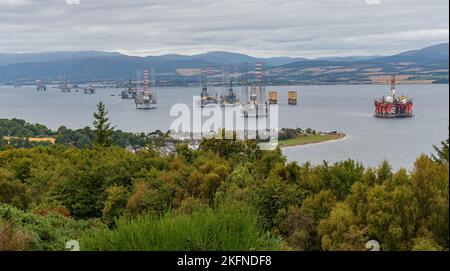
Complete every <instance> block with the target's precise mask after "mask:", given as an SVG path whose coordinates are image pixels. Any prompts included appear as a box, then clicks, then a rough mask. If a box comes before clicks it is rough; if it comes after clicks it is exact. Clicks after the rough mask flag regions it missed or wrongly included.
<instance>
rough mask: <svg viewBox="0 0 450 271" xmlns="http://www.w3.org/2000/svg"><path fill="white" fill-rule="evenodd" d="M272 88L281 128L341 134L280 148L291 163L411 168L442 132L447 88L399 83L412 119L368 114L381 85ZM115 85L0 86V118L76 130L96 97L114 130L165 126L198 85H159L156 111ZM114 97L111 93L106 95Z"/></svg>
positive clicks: (85, 122) (88, 120) (88, 119)
mask: <svg viewBox="0 0 450 271" xmlns="http://www.w3.org/2000/svg"><path fill="white" fill-rule="evenodd" d="M268 90H274V91H278V93H279V94H278V96H279V97H278V99H279V109H278V110H279V127H280V128H282V127H291V128H296V127H300V128H308V127H310V128H312V129H316V130H318V131H334V130H337V131H341V132H344V133H346V134H347V137H346V139H345V140H343V141H339V142H329V143H322V144H315V145H307V146H299V147H290V148H286V149H284V150H283V152H284V154H285V155H286V156H287V158H288V159H289V160H291V161H298V162H300V163H304V162H306V161H311V162H312V163H320V162H321V161H323V160H327V161H330V162H334V161H339V160H343V159H347V158H353V159H356V160H358V161H360V162H362V163H363V164H364V165H367V166H376V165H378V164H379V163H380V162H381V161H382V160H383V159H387V160H388V161H389V162H390V163H391V164H392V165H393V167H394V168H399V167H405V168H408V169H411V168H412V166H413V163H414V160H415V158H416V157H417V156H418V155H419V154H421V153H426V154H429V153H431V152H432V145H433V144H439V142H440V141H441V140H442V139H444V138H447V137H448V126H449V86H448V85H399V86H398V93H400V94H404V95H407V96H410V97H413V98H414V113H415V117H413V118H408V119H377V118H374V117H373V116H372V112H373V99H374V98H376V97H381V96H383V95H388V94H389V93H390V90H389V86H384V85H336V86H298V87H285V86H283V87H269V88H268ZM288 90H296V91H297V92H298V94H299V103H298V105H297V106H290V105H287V91H288ZM120 91H121V89H115V88H114V89H97V93H96V94H94V95H84V94H83V93H82V91H80V92H78V93H77V92H71V93H61V91H60V90H59V89H57V88H52V87H48V89H47V91H46V92H37V91H36V90H35V88H34V87H22V88H13V87H10V86H0V118H20V119H24V120H26V121H28V122H31V123H41V124H44V125H47V126H48V127H49V128H51V129H57V128H58V127H59V126H61V125H65V126H66V127H69V128H74V129H75V128H82V127H85V126H90V125H91V124H92V112H93V111H95V110H96V104H97V103H98V102H99V101H100V100H102V101H103V102H104V103H105V104H106V106H107V109H108V111H109V113H110V119H111V121H112V122H113V124H114V125H117V128H119V129H121V130H123V131H130V132H151V131H154V130H156V129H160V130H163V131H166V130H168V128H169V127H170V124H171V122H172V121H173V120H174V118H170V117H169V112H170V108H171V106H172V105H173V104H176V103H185V104H188V105H191V104H192V96H193V95H199V89H198V88H160V89H157V93H158V97H159V104H158V108H157V109H152V110H137V109H135V106H134V101H133V100H122V99H120ZM112 95H115V96H112Z"/></svg>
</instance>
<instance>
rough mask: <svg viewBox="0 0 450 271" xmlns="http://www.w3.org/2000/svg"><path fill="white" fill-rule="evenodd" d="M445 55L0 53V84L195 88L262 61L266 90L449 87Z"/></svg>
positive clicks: (442, 47) (444, 49)
mask: <svg viewBox="0 0 450 271" xmlns="http://www.w3.org/2000/svg"><path fill="white" fill-rule="evenodd" d="M448 50H449V44H448V43H443V44H438V45H434V46H430V47H427V48H423V49H419V50H412V51H406V52H403V53H400V54H396V55H392V56H349V57H324V58H317V59H306V58H291V57H271V58H257V57H252V56H248V55H245V54H239V53H232V52H222V51H216V52H208V53H204V54H198V55H192V56H188V55H178V54H169V55H161V56H147V57H136V56H127V55H123V54H120V53H115V52H99V51H80V52H48V53H13V54H1V53H0V82H3V83H14V82H16V81H21V82H24V83H27V82H32V81H34V80H37V79H40V80H44V81H47V82H49V81H54V80H59V79H61V78H62V77H65V78H67V79H68V80H70V81H72V82H84V81H88V80H94V81H99V80H126V79H127V78H135V77H136V70H142V69H152V68H154V69H155V72H156V80H157V81H158V82H159V83H160V84H161V85H180V84H194V83H195V82H197V81H198V78H199V74H200V70H201V69H202V68H208V67H210V69H211V70H212V71H213V73H214V74H215V75H216V77H217V78H219V77H220V74H221V73H223V70H224V69H226V70H228V72H229V73H238V72H240V71H241V63H244V62H246V63H249V69H250V71H251V70H252V67H253V64H254V63H255V62H259V61H262V62H264V63H265V66H266V71H267V75H266V81H267V82H268V84H332V83H385V82H387V81H388V78H389V76H390V75H391V74H396V75H397V76H398V78H399V80H400V81H404V82H411V83H448V63H449V58H448Z"/></svg>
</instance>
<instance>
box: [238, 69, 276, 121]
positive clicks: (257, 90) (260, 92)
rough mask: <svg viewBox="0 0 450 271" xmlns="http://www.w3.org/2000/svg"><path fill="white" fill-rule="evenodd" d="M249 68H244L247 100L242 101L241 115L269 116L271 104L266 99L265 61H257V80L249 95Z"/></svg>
mask: <svg viewBox="0 0 450 271" xmlns="http://www.w3.org/2000/svg"><path fill="white" fill-rule="evenodd" d="M246 72H247V69H245V68H244V92H245V97H246V101H245V102H243V103H241V115H242V116H244V117H246V118H247V117H257V118H258V117H267V116H268V115H269V110H268V109H269V105H268V102H267V99H266V89H265V82H264V77H265V71H264V63H262V62H256V63H255V82H254V84H253V85H252V87H251V90H250V95H248V85H247V75H246V74H245V73H246Z"/></svg>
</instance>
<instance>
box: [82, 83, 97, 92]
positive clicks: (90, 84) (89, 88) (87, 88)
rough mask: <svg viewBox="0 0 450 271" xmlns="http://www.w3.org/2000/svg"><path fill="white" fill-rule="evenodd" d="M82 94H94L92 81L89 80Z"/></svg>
mask: <svg viewBox="0 0 450 271" xmlns="http://www.w3.org/2000/svg"><path fill="white" fill-rule="evenodd" d="M84 94H95V86H94V85H93V84H92V82H90V83H89V85H88V86H87V87H85V88H84Z"/></svg>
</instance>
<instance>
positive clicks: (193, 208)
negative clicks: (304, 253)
mask: <svg viewBox="0 0 450 271" xmlns="http://www.w3.org/2000/svg"><path fill="white" fill-rule="evenodd" d="M115 145H116V144H114V141H113V144H112V146H101V145H95V146H92V147H90V148H78V147H75V146H71V145H70V144H69V145H66V144H56V145H51V146H36V147H33V148H12V147H7V148H5V149H3V150H0V250H61V249H64V246H65V242H66V241H69V240H72V239H76V240H80V241H81V242H80V243H81V249H84V250H127V249H129V250H145V249H157V250H159V249H163V250H175V249H180V250H216V249H221V250H222V249H225V250H226V249H231V250H232V249H244V250H250V249H264V250H266V249H276V250H278V249H284V250H364V249H365V243H366V242H367V241H368V240H372V239H374V240H377V241H379V243H380V245H381V249H382V250H447V251H448V250H449V235H448V232H449V190H448V189H449V164H448V145H445V144H444V145H443V147H442V148H438V150H439V151H438V152H437V153H436V154H435V156H436V157H434V158H433V156H427V155H421V156H420V157H418V158H417V160H416V162H415V164H414V167H413V169H412V170H411V171H407V170H405V169H400V170H397V171H393V170H392V168H391V166H390V165H389V164H388V162H383V163H382V164H380V165H379V166H378V167H376V168H365V167H364V166H362V165H361V164H360V163H358V162H355V161H353V160H346V161H341V162H337V163H333V164H328V163H326V162H324V163H323V164H321V165H317V166H313V165H311V164H309V163H305V164H303V165H298V164H297V163H295V162H290V163H288V162H287V161H286V159H285V157H284V156H283V155H282V153H281V151H280V149H277V150H274V151H261V150H259V148H258V147H257V145H256V144H255V143H254V142H244V141H238V140H217V139H210V140H204V141H203V142H202V143H201V145H200V148H199V149H198V150H192V149H190V148H188V146H186V145H178V146H177V151H176V153H173V154H171V155H161V154H160V153H158V152H157V151H154V150H151V149H150V150H142V151H139V152H136V153H132V152H129V151H127V150H125V149H124V148H123V147H119V146H115ZM445 146H447V147H445ZM445 148H447V149H445ZM445 151H447V156H446V157H447V159H444V158H445V155H444V156H442V155H441V153H445ZM437 157H442V158H439V159H438V158H437Z"/></svg>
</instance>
